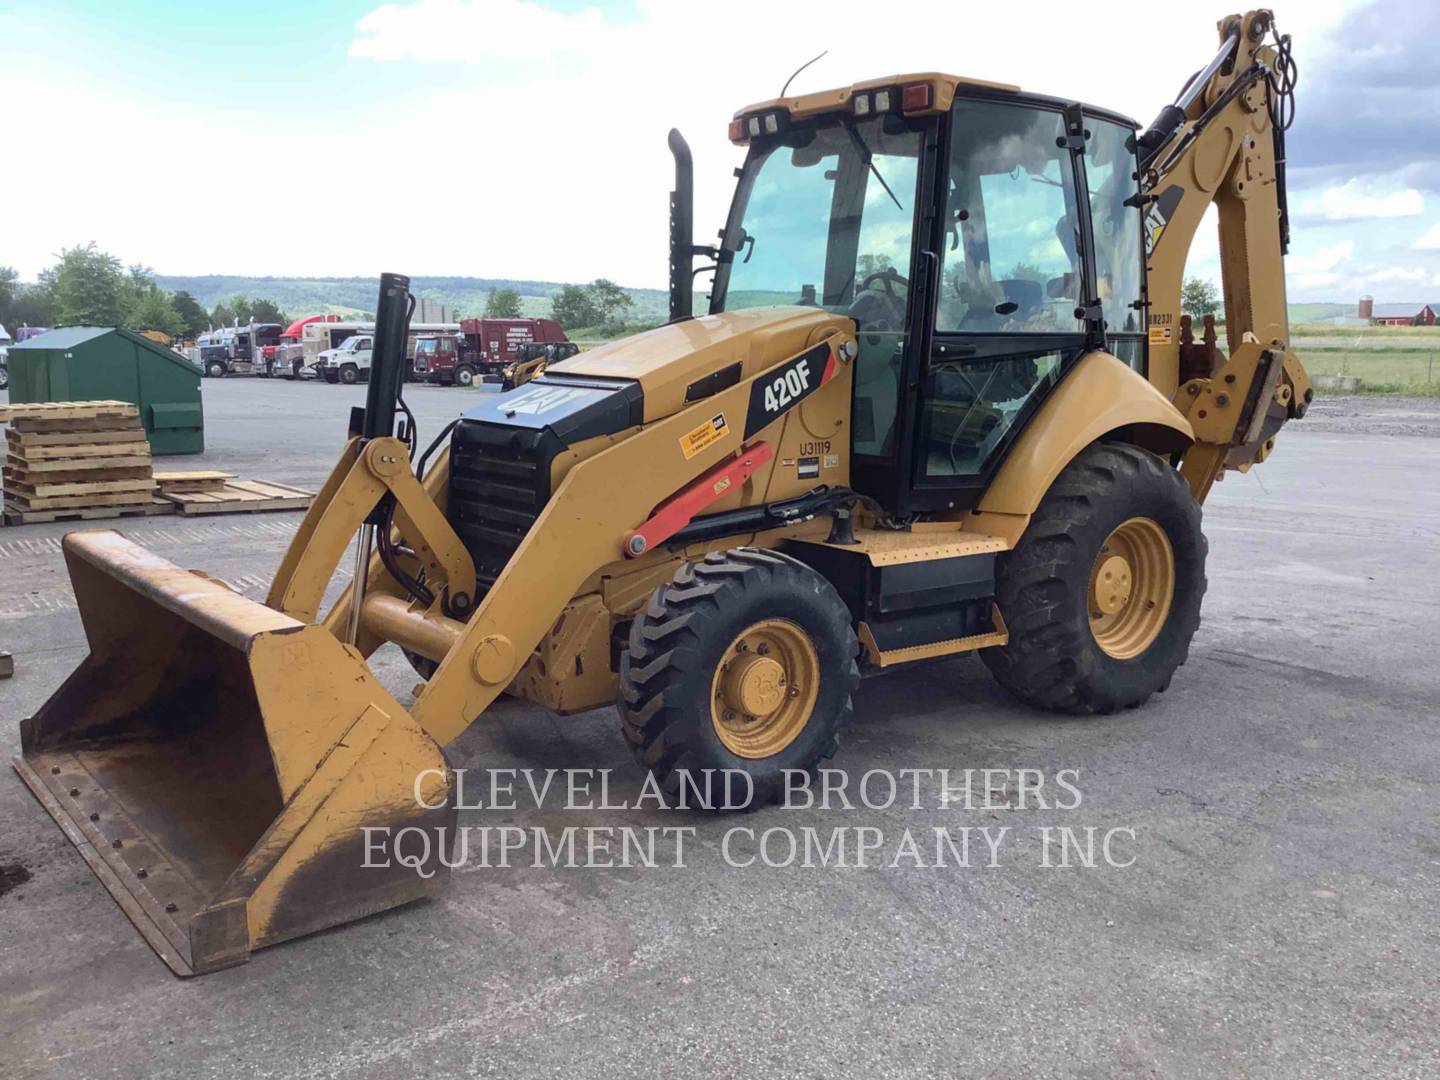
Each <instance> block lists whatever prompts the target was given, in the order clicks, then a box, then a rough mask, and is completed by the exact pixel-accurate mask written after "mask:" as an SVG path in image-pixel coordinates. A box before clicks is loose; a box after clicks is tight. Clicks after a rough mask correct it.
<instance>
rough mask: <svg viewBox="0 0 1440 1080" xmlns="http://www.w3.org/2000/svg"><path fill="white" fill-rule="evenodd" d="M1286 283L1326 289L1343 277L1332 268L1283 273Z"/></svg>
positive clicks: (1299, 286) (1298, 287)
mask: <svg viewBox="0 0 1440 1080" xmlns="http://www.w3.org/2000/svg"><path fill="white" fill-rule="evenodd" d="M1285 278H1286V281H1287V283H1288V284H1290V285H1292V286H1294V287H1295V288H1297V289H1328V288H1331V287H1332V286H1334V285H1338V284H1339V283H1340V282H1341V281H1343V280H1344V278H1343V277H1342V276H1341V275H1340V274H1337V273H1335V272H1334V271H1333V270H1322V271H1319V272H1317V273H1311V274H1294V275H1292V274H1289V273H1287V274H1286V275H1285Z"/></svg>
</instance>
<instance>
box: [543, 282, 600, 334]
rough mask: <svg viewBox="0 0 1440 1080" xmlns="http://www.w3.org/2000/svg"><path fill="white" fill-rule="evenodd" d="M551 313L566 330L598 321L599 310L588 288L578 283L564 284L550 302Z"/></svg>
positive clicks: (595, 323) (594, 323) (590, 324)
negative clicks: (583, 287)
mask: <svg viewBox="0 0 1440 1080" xmlns="http://www.w3.org/2000/svg"><path fill="white" fill-rule="evenodd" d="M550 308H551V312H550V313H551V315H553V316H554V318H555V321H556V322H558V323H559V324H560V325H561V326H563V327H564V328H565V329H566V330H575V329H578V328H579V327H582V326H595V325H598V324H599V322H600V310H599V309H598V308H597V307H596V306H595V301H594V299H592V297H591V295H590V291H589V290H588V289H582V288H581V287H580V286H578V285H566V286H565V287H564V288H562V289H561V290H560V291H559V292H558V293H556V294H555V296H554V298H553V299H552V300H551V302H550Z"/></svg>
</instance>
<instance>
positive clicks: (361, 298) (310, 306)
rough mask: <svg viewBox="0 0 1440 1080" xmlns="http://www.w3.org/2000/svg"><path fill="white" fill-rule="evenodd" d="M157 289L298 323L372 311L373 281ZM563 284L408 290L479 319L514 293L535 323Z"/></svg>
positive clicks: (215, 279)
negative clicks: (247, 301)
mask: <svg viewBox="0 0 1440 1080" xmlns="http://www.w3.org/2000/svg"><path fill="white" fill-rule="evenodd" d="M155 281H156V282H157V283H158V284H159V286H160V287H161V288H162V289H169V290H170V291H172V292H174V291H176V290H179V289H183V290H185V291H186V292H188V293H190V295H192V296H193V297H195V299H197V300H199V301H200V303H201V304H202V305H204V307H205V308H206V309H207V310H209V309H212V308H214V307H215V305H216V304H219V303H221V302H223V301H226V300H229V299H230V298H231V297H232V296H236V295H241V294H243V295H245V296H248V297H250V298H251V299H252V300H259V299H264V300H271V301H274V303H275V304H276V305H278V306H279V308H280V310H281V311H284V312H286V313H287V314H289V315H293V316H295V317H297V318H298V317H300V316H303V315H318V314H325V313H329V312H334V313H336V314H341V315H344V314H349V313H351V312H356V311H373V310H374V308H375V289H376V280H375V279H374V278H368V277H347V278H304V277H241V276H239V275H235V274H204V275H201V276H198V277H185V276H180V275H172V274H157V275H156V276H155ZM566 284H569V283H568V282H563V281H515V280H512V279H510V278H477V277H413V278H411V279H410V287H411V288H412V289H413V290H414V292H415V294H416V295H417V296H423V297H425V298H426V299H429V300H435V301H438V302H439V303H442V304H448V305H449V306H451V307H453V308H455V309H456V310H458V311H459V312H460V314H461V315H462V316H464V317H467V318H468V317H470V316H474V315H481V314H483V313H484V311H485V300H486V298H487V297H488V296H489V295H490V292H491V290H492V289H514V290H515V291H516V292H518V293H519V294H520V302H521V305H522V308H523V310H524V312H525V314H526V315H528V316H530V317H532V318H541V317H544V316H546V315H549V314H550V297H551V296H553V295H554V294H555V293H557V292H559V291H560V290H561V289H562V288H564V287H565V285H566ZM626 291H627V292H629V293H630V298H631V299H632V300H633V301H634V302H635V307H634V310H633V311H632V312H631V313H630V314H629V318H630V319H633V320H634V321H636V322H642V321H646V320H653V319H663V318H664V317H665V315H666V314H667V312H668V310H669V298H668V297H667V295H666V293H665V291H664V290H663V289H628V290H626Z"/></svg>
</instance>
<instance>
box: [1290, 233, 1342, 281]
mask: <svg viewBox="0 0 1440 1080" xmlns="http://www.w3.org/2000/svg"><path fill="white" fill-rule="evenodd" d="M1354 254H1355V241H1354V240H1341V241H1340V242H1339V243H1338V244H1331V245H1330V246H1329V247H1322V248H1316V249H1315V250H1314V251H1313V252H1312V253H1310V254H1309V255H1289V256H1287V257H1286V259H1285V269H1286V270H1287V271H1289V272H1291V273H1295V274H1303V273H1307V272H1320V271H1326V270H1334V269H1335V268H1336V267H1337V266H1339V265H1340V264H1341V263H1343V262H1346V261H1348V260H1349V259H1350V257H1351V256H1352V255H1354Z"/></svg>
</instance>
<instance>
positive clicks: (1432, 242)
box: [1411, 222, 1440, 251]
mask: <svg viewBox="0 0 1440 1080" xmlns="http://www.w3.org/2000/svg"><path fill="white" fill-rule="evenodd" d="M1411 246H1412V247H1414V248H1416V249H1417V250H1419V251H1440V222H1437V223H1436V224H1434V225H1431V226H1430V228H1428V229H1426V230H1425V231H1424V232H1423V233H1421V234H1420V235H1419V237H1417V238H1416V240H1415V243H1414V244H1412V245H1411Z"/></svg>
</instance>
